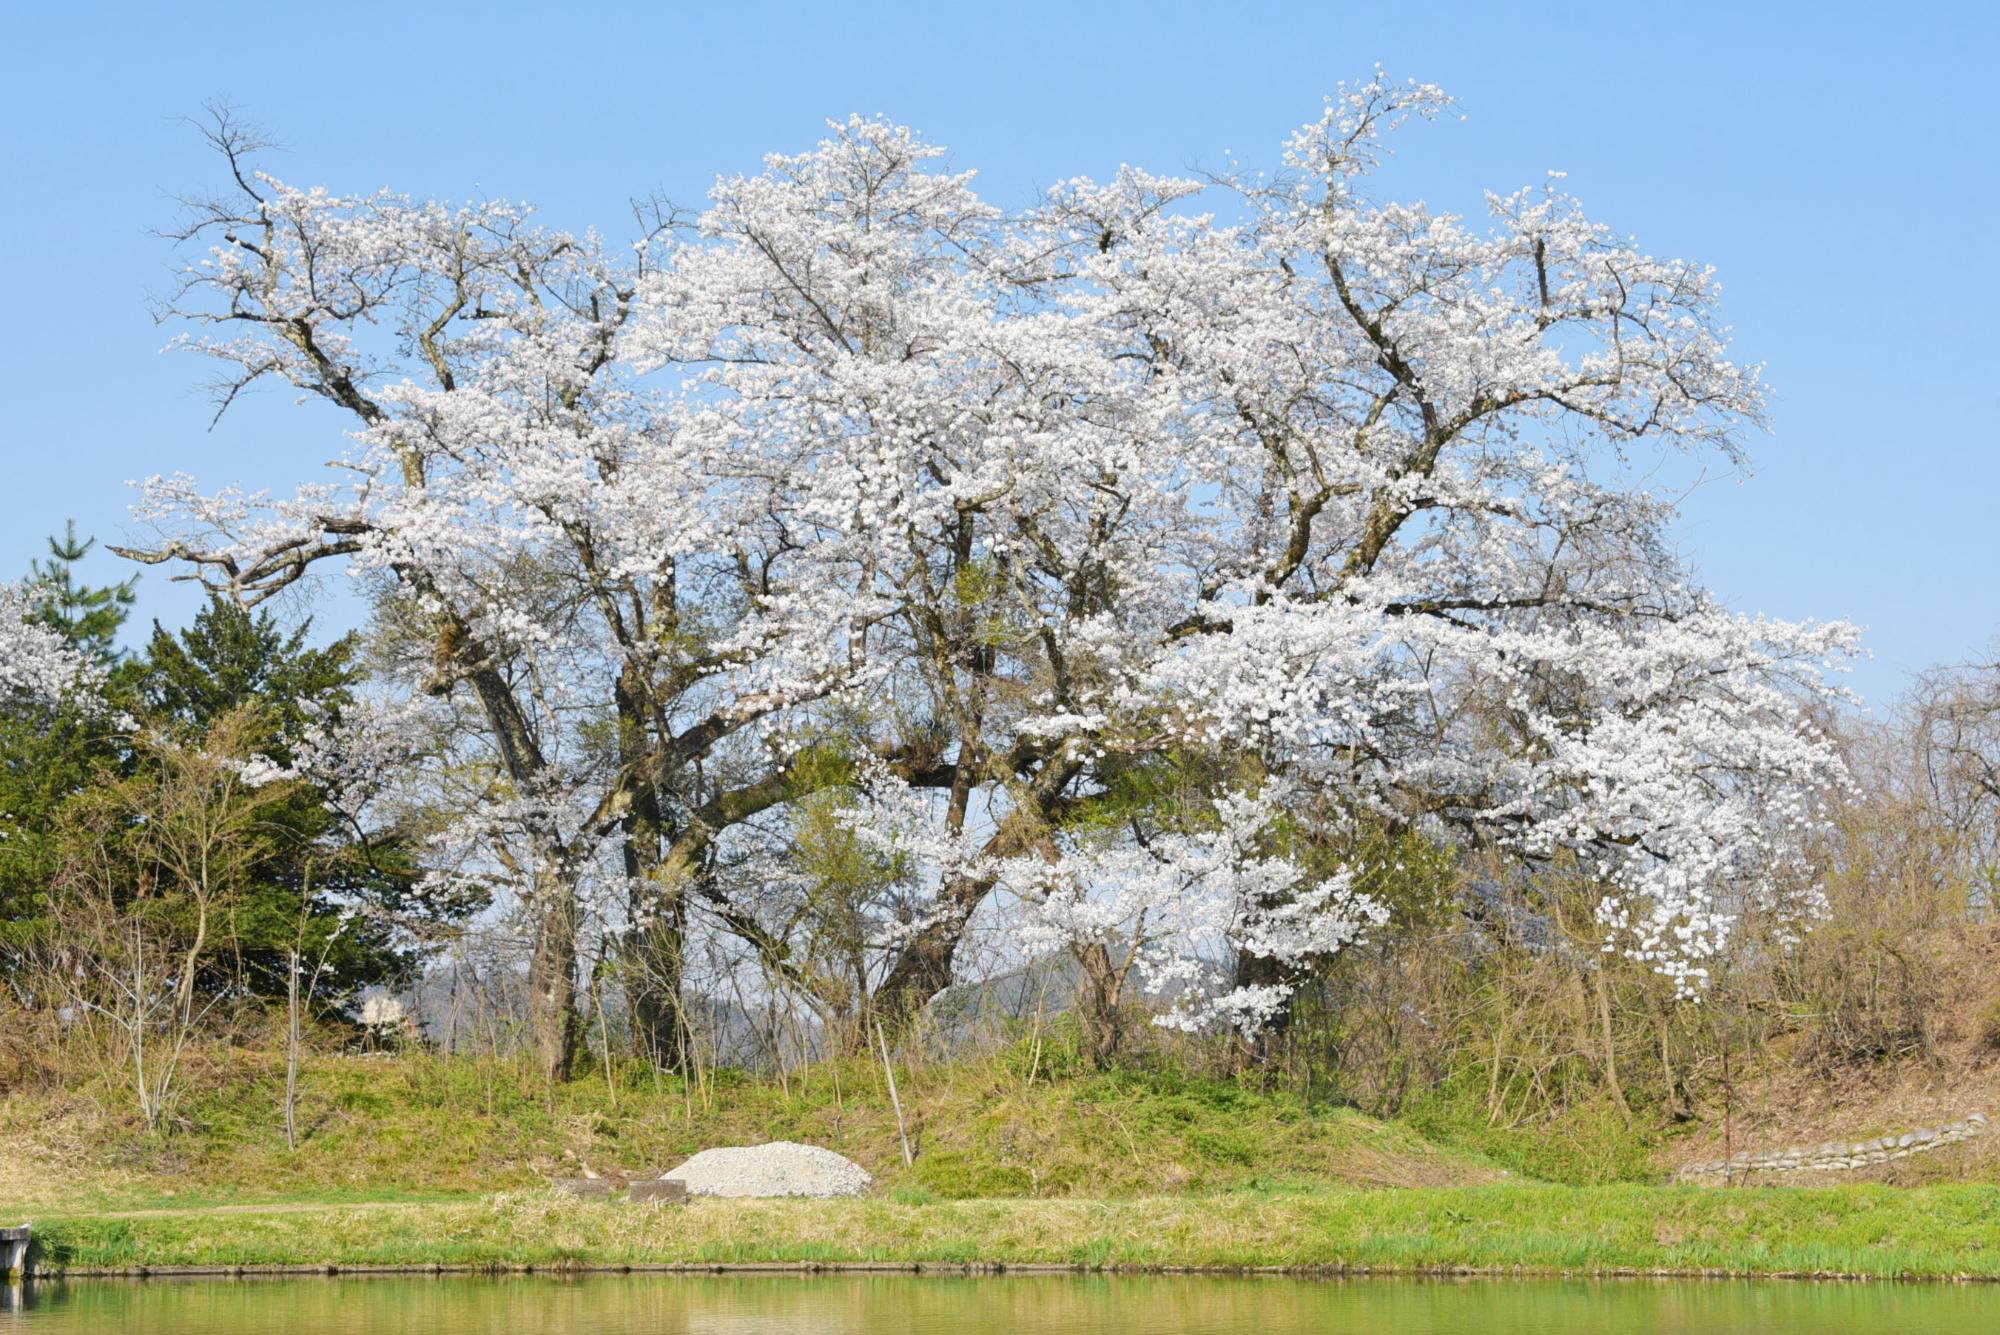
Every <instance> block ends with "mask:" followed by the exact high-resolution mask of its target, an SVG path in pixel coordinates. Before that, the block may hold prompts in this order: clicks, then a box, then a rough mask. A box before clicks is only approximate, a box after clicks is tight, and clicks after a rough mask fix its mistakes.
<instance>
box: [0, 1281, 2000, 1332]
mask: <svg viewBox="0 0 2000 1335" xmlns="http://www.w3.org/2000/svg"><path fill="white" fill-rule="evenodd" d="M0 1331H5V1332H9V1333H10V1335H11V1332H14V1331H31V1332H35V1333H36V1335H68V1333H69V1332H79V1331H106V1332H110V1331H118V1332H131V1335H265V1333H266V1332H271V1333H273V1335H333V1333H334V1332H342V1333H343V1335H344V1333H346V1332H374V1331H381V1332H397V1335H401V1333H402V1332H411V1335H538V1333H539V1332H549V1333H550V1335H556V1333H558V1332H560V1333H562V1335H567V1333H568V1332H578V1333H579V1335H623V1333H624V1332H634V1333H636V1332H649V1333H657V1335H678V1333H679V1332H689V1333H690V1335H696V1333H699V1335H791V1333H792V1332H801V1333H804V1332H811V1333H812V1335H845V1333H846V1332H857V1333H858V1332H870V1333H871V1335H872V1333H873V1332H883V1333H884V1335H894V1333H896V1332H909V1333H910V1335H932V1333H933V1332H935V1333H938V1335H984V1333H985V1332H994V1333H995V1335H997V1333H998V1332H1009V1335H1015V1333H1020V1335H1034V1333H1035V1332H1054V1331H1064V1332H1070V1331H1075V1332H1112V1331H1118V1332H1125V1331H1143V1332H1148V1335H1151V1333H1153V1332H1158V1333H1159V1335H1291V1333H1292V1332H1306V1331H1311V1332H1315V1333H1316V1335H1447V1333H1450V1335H1459V1333H1460V1332H1467V1333H1470V1332H1477V1333H1478V1335H1568V1333H1569V1332H1585V1331H1588V1332H1591V1333H1592V1335H1792V1333H1793V1332H1797V1333H1798V1335H1847V1333H1848V1332H1856V1333H1858V1332H1864V1331H1865V1332H1868V1333H1869V1335H1919V1333H1921V1335H1961V1333H1963V1335H1995V1332H2000V1286H1988V1285H1982V1286H1971V1285H1966V1286H1954V1285H1892V1284H1805V1283H1794V1282H1782V1281H1774V1282H1769V1283H1733V1282H1732V1283H1724V1282H1716V1283H1683V1282H1659V1283H1656V1282H1651V1281H1614V1282H1604V1283H1562V1282H1551V1281H1521V1282H1512V1281H1502V1280H1480V1281H1469V1282H1463V1283H1459V1282H1449V1281H1417V1280H1391V1279H1373V1280H1298V1279H1209V1278H1161V1279H1140V1278H1134V1279H1123V1278H1119V1279H1109V1278H1104V1279H1100V1278H1082V1277H1078V1278H1070V1277H1032V1278H1031V1277H1025V1276H1023V1277H996V1278H982V1279H942V1278H905V1277H875V1276H868V1277H853V1278H848V1277H830V1278H791V1277H775V1278H774V1277H767V1276H754V1277H752V1276H745V1277H728V1278H706V1277H704V1278H683V1277H678V1276H675V1277H668V1276H646V1277H638V1276H634V1277H629V1278H628V1277H603V1276H593V1277H589V1278H584V1279H577V1280H559V1279H545V1278H534V1277H524V1278H512V1279H491V1280H487V1279H414V1280H413V1279H368V1278H362V1277H356V1278H351V1279H330V1280H242V1281H234V1282H230V1281H222V1282H217V1281H206V1280H205V1281H175V1280H150V1281H142V1282H110V1281H92V1282H89V1283H75V1284H59V1285H50V1284H43V1285H39V1286H37V1287H35V1288H33V1289H31V1290H29V1291H27V1293H26V1294H25V1296H24V1295H22V1294H21V1293H19V1292H15V1293H13V1294H12V1295H11V1296H9V1293H8V1290H7V1289H6V1288H5V1287H4V1286H0Z"/></svg>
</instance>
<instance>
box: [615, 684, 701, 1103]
mask: <svg viewBox="0 0 2000 1335" xmlns="http://www.w3.org/2000/svg"><path fill="white" fill-rule="evenodd" d="M613 694H614V697H615V700H616V704H617V707H618V758H619V760H620V762H621V763H622V764H623V765H624V767H625V768H626V769H627V770H628V771H630V770H632V769H635V768H637V767H638V765H639V763H640V761H641V760H643V759H644V757H645V756H646V754H647V752H648V750H649V749H650V742H651V730H650V727H649V724H648V720H647V695H646V685H645V681H644V679H643V678H642V677H641V675H640V674H639V671H638V669H637V668H636V667H628V668H627V669H626V670H625V672H623V673H622V674H620V676H619V678H618V683H617V686H616V688H615V690H614V692H613ZM619 824H620V834H621V837H622V840H623V843H624V858H625V876H626V879H627V881H628V882H630V884H631V887H632V888H631V894H630V900H629V903H628V905H627V911H628V913H629V916H630V926H629V927H628V929H627V931H626V934H625V942H624V975H625V994H626V996H627V998H628V999H629V1000H630V1002H631V1008H632V1044H633V1047H634V1048H635V1049H637V1051H638V1052H639V1054H640V1055H641V1056H643V1057H645V1058H646V1059H647V1060H649V1061H652V1062H654V1063H655V1064H656V1065H659V1066H662V1067H665V1068H667V1069H669V1070H674V1071H679V1070H682V1069H684V1068H685V1066H686V1063H687V1053H688V1029H687V1019H686V1013H685V1011H684V1010H683V1008H682V1005H681V977H682V972H683V966H682V953H683V950H684V948H685V943H686V938H687V894H686V873H685V869H683V868H680V867H671V868H669V867H663V866H662V865H661V862H662V858H663V856H664V850H665V848H666V843H667V841H666V837H665V836H666V830H665V820H664V817H663V813H662V810H661V804H660V790H659V788H658V787H657V786H655V785H653V784H650V783H649V784H646V785H645V786H644V787H642V788H641V789H640V790H639V791H638V792H636V793H635V794H634V795H633V798H632V806H631V810H630V811H628V812H627V813H626V815H625V816H624V818H623V819H622V820H621V821H620V822H619Z"/></svg>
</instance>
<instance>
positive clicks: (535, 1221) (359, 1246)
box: [41, 1185, 2000, 1278]
mask: <svg viewBox="0 0 2000 1335" xmlns="http://www.w3.org/2000/svg"><path fill="white" fill-rule="evenodd" d="M41 1227H42V1229H43V1231H44V1236H45V1238H46V1239H47V1242H48V1244H49V1248H50V1252H51V1254H52V1257H53V1259H54V1260H56V1261H57V1262H58V1263H59V1264H62V1265H66V1266H68V1267H71V1268H111V1269H116V1268H120V1267H133V1268H138V1267H146V1268H151V1269H155V1270H158V1269H170V1268H173V1267H181V1266H246V1267H254V1266H287V1265H295V1264H298V1263H301V1262H311V1263H314V1264H317V1265H326V1266H337V1267H345V1268H359V1267H380V1266H412V1267H422V1266H431V1265H444V1266H475V1267H486V1266H491V1267H504V1266H534V1267H537V1268H541V1267H549V1268H586V1267H616V1266H623V1265H631V1266H648V1265H667V1264H680V1265H716V1264H742V1263H767V1264H769V1263H778V1264H813V1265H839V1264H841V1263H862V1264H889V1263H899V1264H910V1263H918V1264H922V1265H927V1266H960V1265H994V1264H1000V1265H1007V1266H1016V1267H1019V1266H1039V1265H1061V1266H1089V1267H1107V1268H1122V1267H1131V1268H1151V1267H1161V1268H1175V1267H1216V1268H1262V1267H1283V1268H1299V1269H1366V1270H1374V1271H1410V1270H1431V1269H1470V1270H1487V1271H1505V1272H1515V1273H1524V1272H1556V1271H1561V1272H1569V1273H1598V1274H1602V1273H1616V1272H1620V1271H1634V1272H1643V1273H1661V1272H1678V1273H1730V1274H1816V1275H1853V1276H1870V1277H1882V1278H1888V1277H1899V1276H1909V1277H1931V1278H1945V1277H1954V1276H1979V1277H1985V1278H1995V1277H2000V1189H1995V1188H1991V1187H1924V1188H1916V1189H1897V1188H1890V1187H1848V1188H1833V1189H1821V1190H1811V1189H1779V1190H1769V1191H1739V1192H1730V1191H1720V1190H1715V1189H1707V1188H1664V1187H1640V1186H1629V1185H1619V1186H1606V1187H1563V1186H1554V1185H1534V1186H1529V1185H1521V1186H1493V1187H1470V1188H1421V1187H1420V1188H1406V1189H1400V1190H1383V1191H1357V1190H1352V1189H1346V1190H1295V1191H1284V1192H1236V1193H1229V1194H1223V1195H1214V1196H1183V1197H1166V1198H1136V1199H1130V1200H1122V1201H1083V1200H968V1201H943V1200H937V1201H920V1200H913V1199H907V1198H906V1199H902V1200H897V1199H874V1200H862V1201H796V1202H791V1201H701V1202H697V1203H695V1204H694V1205H692V1206H689V1207H685V1208H672V1207H667V1208H650V1207H644V1206H638V1207H635V1206H629V1205H624V1204H619V1203H609V1204H606V1203H595V1202H579V1201H571V1200H563V1199H558V1198H555V1197H553V1196H550V1195H547V1194H541V1193H535V1194H505V1195H501V1196H498V1197H492V1198H487V1199H484V1200H476V1201H459V1202H427V1203H410V1204H403V1205H387V1206H380V1207H374V1208H366V1207H362V1208H357V1207H353V1206H348V1207H341V1206H322V1207H317V1208H308V1209H301V1210H295V1211H286V1212H279V1213H236V1214H229V1213H222V1214H217V1213H212V1212H175V1213H155V1214H146V1215H139V1216H129V1217H123V1218H107V1217H89V1216H79V1217H71V1218H58V1219H52V1220H49V1221H46V1222H45V1223H44V1224H43V1225H42V1226H41Z"/></svg>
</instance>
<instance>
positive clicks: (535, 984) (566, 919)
mask: <svg viewBox="0 0 2000 1335" xmlns="http://www.w3.org/2000/svg"><path fill="white" fill-rule="evenodd" d="M533 913H534V930H535V939H534V946H533V949H532V951H531V953H530V954H529V957H528V1009H529V1016H528V1024H529V1028H530V1030H531V1031H532V1032H533V1034H534V1039H535V1057H536V1060H537V1063H538V1064H539V1066H540V1069H541V1072H542V1074H543V1076H544V1077H546V1078H547V1079H549V1080H552V1081H564V1080H567V1079H569V1076H570V1071H571V1069H572V1068H573V1067H574V1066H575V1064H576V1047H577V1030H578V1028H579V1024H580V1022H579V1020H578V1019H577V1012H576V949H577V927H578V918H579V916H580V915H579V913H578V911H577V903H576V895H575V893H574V892H573V891H572V889H571V887H570V885H569V884H568V881H567V880H566V879H565V878H564V877H563V875H562V874H561V871H560V870H559V869H558V868H546V869H544V870H542V871H540V872H538V873H537V875H536V877H535V902H534V905H533Z"/></svg>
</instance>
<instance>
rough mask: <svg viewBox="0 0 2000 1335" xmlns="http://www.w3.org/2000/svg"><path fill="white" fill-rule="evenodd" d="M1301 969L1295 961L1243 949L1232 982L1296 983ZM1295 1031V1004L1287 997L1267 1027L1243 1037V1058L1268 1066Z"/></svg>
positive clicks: (1249, 984)
mask: <svg viewBox="0 0 2000 1335" xmlns="http://www.w3.org/2000/svg"><path fill="white" fill-rule="evenodd" d="M1298 982H1299V970H1298V967H1297V966H1296V965H1293V964H1288V963H1285V962H1284V961H1282V960H1274V959H1272V958H1270V957H1269V956H1267V955H1253V954H1250V953H1249V952H1248V951H1240V952H1238V954H1237V956H1236V968H1235V969H1234V971H1233V973H1232V977H1231V979H1230V983H1231V985H1232V986H1233V987H1279V986H1284V987H1296V986H1297V985H1298ZM1291 1032H1292V1005H1291V1002H1290V1001H1286V1002H1285V1003H1284V1004H1283V1005H1281V1006H1279V1007H1278V1010H1277V1013H1276V1014H1274V1015H1272V1016H1271V1018H1270V1020H1269V1021H1268V1022H1266V1024H1265V1025H1264V1027H1263V1028H1262V1029H1260V1030H1258V1031H1257V1035H1256V1037H1255V1038H1250V1039H1246V1040H1244V1044H1243V1055H1244V1059H1245V1060H1246V1061H1247V1062H1248V1063H1249V1064H1250V1065H1252V1066H1267V1065H1269V1064H1270V1062H1271V1060H1272V1058H1273V1057H1275V1056H1276V1055H1277V1054H1278V1053H1279V1052H1281V1051H1282V1050H1283V1049H1284V1046H1285V1042H1286V1040H1287V1039H1288V1038H1290V1036H1291Z"/></svg>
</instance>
